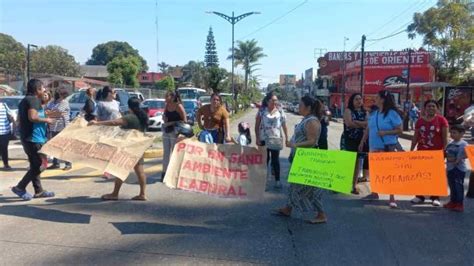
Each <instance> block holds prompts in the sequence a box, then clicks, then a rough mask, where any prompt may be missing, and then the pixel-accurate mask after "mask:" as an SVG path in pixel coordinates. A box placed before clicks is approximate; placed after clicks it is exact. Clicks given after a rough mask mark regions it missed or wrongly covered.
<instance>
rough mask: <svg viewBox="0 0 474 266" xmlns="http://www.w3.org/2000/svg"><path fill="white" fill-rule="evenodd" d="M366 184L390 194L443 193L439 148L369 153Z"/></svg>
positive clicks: (442, 173) (443, 184)
mask: <svg viewBox="0 0 474 266" xmlns="http://www.w3.org/2000/svg"><path fill="white" fill-rule="evenodd" d="M369 165H370V167H369V172H370V187H371V190H372V191H373V192H376V193H381V194H394V195H427V196H447V195H448V185H447V178H446V168H445V162H444V153H443V151H441V150H439V151H413V152H375V153H369Z"/></svg>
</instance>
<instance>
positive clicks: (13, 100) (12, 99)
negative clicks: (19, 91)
mask: <svg viewBox="0 0 474 266" xmlns="http://www.w3.org/2000/svg"><path fill="white" fill-rule="evenodd" d="M24 97H25V96H2V97H0V102H2V103H5V104H6V105H7V106H8V108H9V109H10V110H11V111H12V115H13V117H14V118H15V119H17V116H18V105H19V104H20V102H21V100H23V98H24Z"/></svg>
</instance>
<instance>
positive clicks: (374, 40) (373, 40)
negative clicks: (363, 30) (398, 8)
mask: <svg viewBox="0 0 474 266" xmlns="http://www.w3.org/2000/svg"><path fill="white" fill-rule="evenodd" d="M406 31H407V30H406V29H404V30H401V31H399V32H396V33H393V34H390V35H387V36H385V37H382V38H378V39H367V41H368V42H378V41H381V40H385V39H388V38H392V37H393V36H397V35H399V34H401V33H403V32H406Z"/></svg>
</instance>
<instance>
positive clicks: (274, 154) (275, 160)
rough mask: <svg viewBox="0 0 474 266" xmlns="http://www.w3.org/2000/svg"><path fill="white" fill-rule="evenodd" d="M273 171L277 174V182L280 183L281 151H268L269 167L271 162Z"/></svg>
mask: <svg viewBox="0 0 474 266" xmlns="http://www.w3.org/2000/svg"><path fill="white" fill-rule="evenodd" d="M270 158H271V160H272V161H271V166H272V170H273V172H274V173H275V180H276V181H280V151H279V150H270V149H267V165H268V163H269V162H270Z"/></svg>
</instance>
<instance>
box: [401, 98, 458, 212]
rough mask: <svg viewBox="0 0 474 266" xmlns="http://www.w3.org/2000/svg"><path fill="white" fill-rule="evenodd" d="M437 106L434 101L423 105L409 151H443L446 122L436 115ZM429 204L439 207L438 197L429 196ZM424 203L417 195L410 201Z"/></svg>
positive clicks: (446, 128) (446, 134) (446, 140)
mask: <svg viewBox="0 0 474 266" xmlns="http://www.w3.org/2000/svg"><path fill="white" fill-rule="evenodd" d="M438 110H439V106H438V102H436V101H435V100H428V101H426V102H425V105H424V114H423V116H422V117H421V119H418V121H417V122H416V124H415V135H413V139H412V142H411V149H410V150H412V151H413V150H415V148H417V150H419V151H422V150H444V148H445V147H446V146H447V145H448V127H449V125H448V120H446V118H444V117H443V116H442V115H440V114H438ZM430 199H431V204H432V205H433V206H435V207H439V206H441V202H440V201H439V197H437V196H430ZM423 202H425V197H424V196H421V195H418V196H416V197H415V198H413V199H412V200H411V203H413V204H421V203H423Z"/></svg>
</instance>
